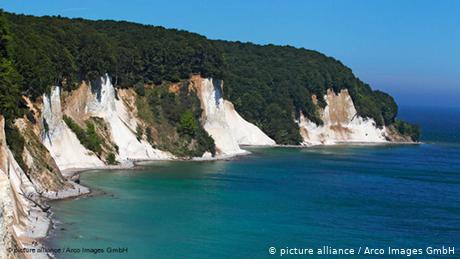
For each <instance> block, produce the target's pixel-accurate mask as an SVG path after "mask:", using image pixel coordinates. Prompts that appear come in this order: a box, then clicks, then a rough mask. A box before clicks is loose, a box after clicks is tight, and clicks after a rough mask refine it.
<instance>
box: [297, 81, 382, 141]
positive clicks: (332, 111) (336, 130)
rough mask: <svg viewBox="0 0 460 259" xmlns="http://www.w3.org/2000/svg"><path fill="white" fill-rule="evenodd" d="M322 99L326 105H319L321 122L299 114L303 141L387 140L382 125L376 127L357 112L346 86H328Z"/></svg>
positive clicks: (372, 121) (371, 121)
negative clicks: (317, 123)
mask: <svg viewBox="0 0 460 259" xmlns="http://www.w3.org/2000/svg"><path fill="white" fill-rule="evenodd" d="M313 99H315V98H314V97H313ZM324 100H326V103H327V105H326V107H325V108H324V109H321V108H319V107H318V110H319V113H320V116H321V119H322V121H323V122H324V125H321V126H318V125H316V124H315V123H313V122H312V121H310V120H309V119H308V118H306V117H305V116H304V115H303V114H301V115H300V119H299V120H298V124H299V128H300V135H301V136H302V138H303V143H302V144H303V145H306V146H310V145H332V144H339V143H371V142H372V143H383V142H387V138H386V135H387V133H386V129H385V127H383V128H378V127H377V126H376V124H375V122H374V120H373V119H368V118H366V119H365V118H362V117H360V116H358V114H357V112H356V109H355V106H354V104H353V101H352V99H351V97H350V95H349V93H348V90H346V89H343V90H341V91H340V93H338V94H336V93H334V92H333V91H332V90H328V91H327V94H326V95H325V96H324Z"/></svg>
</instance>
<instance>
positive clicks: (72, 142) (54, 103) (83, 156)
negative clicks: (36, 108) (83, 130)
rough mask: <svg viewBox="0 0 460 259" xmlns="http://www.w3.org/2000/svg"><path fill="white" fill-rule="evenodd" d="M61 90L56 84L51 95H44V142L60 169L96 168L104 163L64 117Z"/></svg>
mask: <svg viewBox="0 0 460 259" xmlns="http://www.w3.org/2000/svg"><path fill="white" fill-rule="evenodd" d="M62 115H63V114H62V106H61V91H60V87H58V86H55V87H53V89H52V90H51V94H50V96H48V95H43V113H42V116H43V121H42V123H43V124H44V126H43V127H42V129H43V130H42V142H43V144H44V145H45V147H46V148H47V149H48V150H49V152H50V154H51V156H52V157H53V158H54V160H55V161H56V164H57V165H58V167H59V169H61V170H64V169H69V168H94V167H100V166H103V165H104V163H103V162H102V161H101V160H100V159H99V158H98V157H97V156H96V155H95V154H94V153H92V152H91V151H89V150H87V149H86V148H85V147H83V145H82V144H81V143H80V141H79V140H78V138H77V136H76V135H75V133H74V132H73V131H72V130H71V129H70V128H69V127H68V126H67V124H66V123H65V122H64V120H63V119H62Z"/></svg>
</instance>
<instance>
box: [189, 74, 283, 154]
mask: <svg viewBox="0 0 460 259" xmlns="http://www.w3.org/2000/svg"><path fill="white" fill-rule="evenodd" d="M199 81H200V82H199V83H198V84H200V85H199V86H198V97H199V99H200V101H201V106H202V108H203V118H204V125H203V127H204V129H205V130H206V131H207V132H208V133H209V135H211V137H212V138H213V139H214V142H215V144H216V148H217V150H218V152H219V155H223V156H231V155H238V154H244V153H246V151H244V150H243V149H241V148H240V145H261V146H267V145H275V141H274V140H272V139H271V138H269V137H268V136H267V135H266V134H265V133H263V132H262V131H261V130H260V129H259V128H258V127H257V126H255V125H254V124H252V123H249V122H247V121H246V120H244V119H243V118H242V117H241V116H240V115H239V114H238V113H237V112H236V111H235V109H234V107H233V104H232V103H231V102H229V101H226V100H224V99H223V97H222V81H221V80H215V79H212V78H205V79H201V80H199Z"/></svg>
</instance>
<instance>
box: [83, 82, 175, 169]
mask: <svg viewBox="0 0 460 259" xmlns="http://www.w3.org/2000/svg"><path fill="white" fill-rule="evenodd" d="M86 112H87V113H88V114H89V115H90V116H95V117H100V118H102V119H104V120H105V121H106V122H107V124H108V125H109V128H110V133H111V136H112V141H113V142H114V143H115V144H116V145H117V146H118V155H117V159H118V160H120V161H129V160H165V159H171V158H173V156H172V155H171V154H170V153H168V152H164V151H161V150H158V149H155V148H153V147H152V146H151V145H150V144H149V143H148V142H147V141H145V140H142V139H141V140H138V139H137V137H136V133H135V132H136V128H137V125H138V123H139V122H138V121H137V118H135V117H134V116H131V115H130V113H129V108H128V107H126V105H125V103H124V102H123V101H122V100H117V99H116V98H115V89H114V87H113V85H112V83H111V81H110V77H109V76H108V75H105V76H104V77H102V78H101V85H100V89H98V91H97V92H96V93H95V94H92V95H90V100H89V101H88V103H87V107H86Z"/></svg>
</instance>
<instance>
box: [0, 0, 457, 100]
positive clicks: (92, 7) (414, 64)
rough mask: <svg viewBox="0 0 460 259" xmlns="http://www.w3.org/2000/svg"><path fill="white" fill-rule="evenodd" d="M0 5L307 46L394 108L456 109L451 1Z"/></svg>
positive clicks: (101, 0)
mask: <svg viewBox="0 0 460 259" xmlns="http://www.w3.org/2000/svg"><path fill="white" fill-rule="evenodd" d="M0 7H1V8H3V9H4V10H5V11H9V12H14V13H24V14H32V15H39V16H41V15H61V16H66V17H82V18H87V19H93V20H97V19H112V20H127V21H132V22H138V23H143V24H152V25H161V26H164V27H166V28H178V29H184V30H188V31H192V32H196V33H199V34H202V35H205V36H206V37H208V38H210V39H223V40H235V41H236V40H238V41H242V42H247V41H249V42H254V43H258V44H268V43H273V44H278V45H292V46H295V47H303V48H306V49H313V50H317V51H320V52H322V53H324V54H326V55H328V56H332V57H334V58H336V59H339V60H340V61H342V63H344V64H345V65H347V66H348V67H350V68H351V69H352V70H353V72H354V73H355V75H356V76H357V77H359V78H360V79H361V80H363V81H365V82H367V83H369V84H370V85H371V86H372V87H373V88H374V89H380V90H384V91H386V92H388V93H390V94H391V95H393V96H394V97H395V98H396V100H397V102H398V103H400V104H401V105H426V106H460V1H457V0H438V1H435V0H432V1H428V0H417V1H415V0H412V1H410V0H373V1H367V0H366V1H364V0H335V1H334V0H322V1H313V0H311V1H306V0H304V1H301V0H297V1H296V0H284V1H281V0H278V1H275V0H273V1H270V0H246V1H241V0H219V1H212V0H194V1H186V0H183V1H173V0H168V1H152V0H150V1H149V0H129V1H126V0H122V1H119V0H110V1H109V0H78V1H75V0H66V1H61V0H42V1H31V0H29V1H26V0H0Z"/></svg>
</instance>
